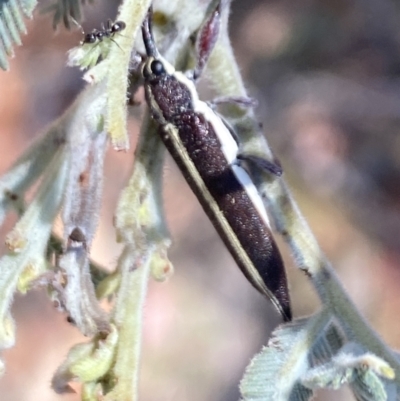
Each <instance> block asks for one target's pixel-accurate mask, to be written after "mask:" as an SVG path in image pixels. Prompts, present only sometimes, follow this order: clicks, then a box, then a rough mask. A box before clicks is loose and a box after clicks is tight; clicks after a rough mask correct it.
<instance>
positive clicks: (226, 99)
mask: <svg viewBox="0 0 400 401" xmlns="http://www.w3.org/2000/svg"><path fill="white" fill-rule="evenodd" d="M210 104H211V105H213V106H219V105H221V104H237V105H239V106H242V107H246V108H254V107H257V106H258V100H257V99H255V98H252V97H247V96H221V97H217V98H215V99H213V100H212V101H211V102H210Z"/></svg>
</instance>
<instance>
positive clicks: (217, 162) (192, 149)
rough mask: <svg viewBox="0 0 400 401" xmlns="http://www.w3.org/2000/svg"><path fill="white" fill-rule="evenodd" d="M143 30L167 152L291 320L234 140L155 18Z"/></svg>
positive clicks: (274, 254) (247, 268) (266, 228)
mask: <svg viewBox="0 0 400 401" xmlns="http://www.w3.org/2000/svg"><path fill="white" fill-rule="evenodd" d="M142 31H143V39H144V43H145V46H146V52H147V59H146V60H145V62H144V64H143V69H142V72H143V77H144V81H145V92H146V100H147V102H148V105H149V107H150V110H151V113H152V115H153V118H154V119H155V120H156V121H157V122H158V124H159V125H160V135H161V138H162V140H163V142H164V144H165V146H166V147H167V149H168V151H169V152H170V153H171V155H172V157H173V159H174V160H175V162H176V163H177V165H178V167H179V168H180V170H181V171H182V173H183V175H184V177H185V179H186V181H187V182H188V184H189V185H190V187H191V189H192V190H193V192H194V193H195V195H196V196H197V198H198V199H199V201H200V203H201V205H202V207H203V209H204V210H205V212H206V214H207V215H208V217H209V218H210V220H211V221H212V223H213V225H214V227H215V228H216V229H217V231H218V233H219V235H220V236H221V238H222V239H223V241H224V243H225V245H226V246H227V248H228V249H229V251H230V252H231V254H232V256H233V257H234V259H235V261H236V262H237V264H238V265H239V267H240V268H241V270H242V271H243V273H244V274H245V276H246V277H247V279H248V280H249V281H250V282H251V283H252V284H253V286H254V287H255V288H256V289H257V290H258V291H260V292H261V293H262V294H264V295H266V296H267V297H268V298H269V299H270V300H271V301H272V302H273V304H274V305H275V306H276V308H277V309H278V311H279V312H280V314H281V315H282V317H283V319H284V320H286V321H288V320H290V319H291V310H290V302H289V294H288V288H287V280H286V274H285V269H284V266H283V262H282V258H281V255H280V253H279V250H278V248H277V246H276V244H275V242H274V240H273V237H272V234H271V230H270V224H269V220H268V216H267V213H266V211H265V208H264V205H263V202H262V199H261V197H260V195H259V193H258V191H257V189H256V187H255V186H254V184H253V182H252V180H251V178H250V176H249V174H248V173H247V171H246V170H245V169H244V168H243V167H242V166H241V164H240V163H239V161H238V152H239V146H238V144H237V142H236V140H235V138H234V137H233V136H232V134H231V132H230V130H229V129H228V128H227V127H226V125H225V124H224V122H223V121H222V119H221V118H220V117H219V116H218V115H217V114H216V113H215V112H214V111H213V110H212V109H211V108H210V107H209V106H208V105H207V103H205V102H203V101H201V100H200V99H199V97H198V94H197V91H196V87H195V84H194V82H193V81H192V80H191V79H189V78H188V77H187V76H186V75H185V74H183V73H182V72H179V71H175V69H174V68H173V66H172V65H171V64H169V63H168V62H167V61H166V60H164V59H163V57H162V56H160V55H159V53H158V51H157V49H156V47H155V43H154V40H153V37H152V34H151V27H150V16H148V17H147V19H146V20H145V21H144V23H143V29H142ZM203 62H204V61H203Z"/></svg>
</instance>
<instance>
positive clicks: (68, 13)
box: [41, 0, 94, 29]
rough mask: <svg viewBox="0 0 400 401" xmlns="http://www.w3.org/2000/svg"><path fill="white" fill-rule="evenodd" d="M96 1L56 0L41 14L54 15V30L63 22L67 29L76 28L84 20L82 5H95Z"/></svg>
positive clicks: (43, 9)
mask: <svg viewBox="0 0 400 401" xmlns="http://www.w3.org/2000/svg"><path fill="white" fill-rule="evenodd" d="M93 1H94V0H87V1H86V0H55V1H54V2H53V3H52V4H50V5H48V6H46V7H43V8H42V9H41V13H51V14H53V28H54V29H56V28H57V26H58V25H59V24H60V22H61V21H62V22H63V24H64V26H65V27H66V28H67V29H71V28H76V27H78V26H79V23H80V22H82V20H83V13H82V5H83V4H86V3H93Z"/></svg>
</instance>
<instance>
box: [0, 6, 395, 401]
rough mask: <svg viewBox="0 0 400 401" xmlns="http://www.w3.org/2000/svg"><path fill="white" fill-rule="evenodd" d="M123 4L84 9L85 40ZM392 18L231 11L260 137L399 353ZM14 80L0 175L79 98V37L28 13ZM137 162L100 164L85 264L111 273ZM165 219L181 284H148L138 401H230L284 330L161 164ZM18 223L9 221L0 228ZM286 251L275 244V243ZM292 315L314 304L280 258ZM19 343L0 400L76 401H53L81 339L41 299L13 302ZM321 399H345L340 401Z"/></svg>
mask: <svg viewBox="0 0 400 401" xmlns="http://www.w3.org/2000/svg"><path fill="white" fill-rule="evenodd" d="M117 3H118V2H117V1H108V2H105V1H100V0H97V1H96V2H95V5H93V6H91V7H86V22H85V23H84V28H85V30H86V31H89V30H91V29H92V28H94V27H99V25H100V23H101V22H102V21H105V20H107V18H114V16H115V12H116V6H117ZM399 21H400V9H399V6H397V5H396V4H395V2H393V1H390V0H380V1H379V2H377V1H375V0H363V1H361V0H347V1H344V0H297V1H296V2H294V1H289V0H279V1H268V0H261V1H256V0H246V1H238V0H236V1H234V2H233V6H232V14H231V37H232V41H233V46H234V48H235V52H236V55H237V58H238V61H239V64H240V66H241V68H242V72H243V75H244V76H245V79H246V81H247V85H248V88H249V92H250V93H251V94H252V96H254V97H256V98H257V99H258V100H259V102H260V106H259V108H258V115H259V118H260V121H262V122H263V124H264V127H265V133H266V135H267V138H268V140H269V142H270V144H271V146H272V148H273V150H274V152H275V153H276V155H277V156H278V157H279V158H280V159H281V162H282V164H283V167H284V170H285V175H284V177H285V179H287V181H288V182H289V184H290V186H291V188H292V189H293V192H294V195H295V197H296V199H297V201H298V202H299V204H300V206H301V209H302V211H303V212H304V214H305V216H306V218H307V219H308V221H309V223H310V225H311V227H312V229H313V231H314V233H315V234H316V236H317V238H318V240H319V242H320V244H321V247H322V248H323V250H324V252H326V254H327V255H328V256H329V258H330V259H331V260H332V262H333V264H334V266H335V268H336V269H337V272H338V274H339V276H340V278H341V280H342V282H343V284H344V286H345V287H346V289H347V290H348V292H349V293H350V294H351V297H352V299H353V300H354V302H355V303H356V304H357V306H358V307H359V309H360V310H361V311H362V313H363V314H364V315H365V316H366V317H367V318H368V319H369V320H370V322H371V324H372V325H373V326H374V327H375V328H376V329H377V330H378V331H379V333H380V334H381V335H382V337H383V338H384V339H385V340H386V341H387V342H388V343H389V344H390V345H391V346H393V347H395V348H399V347H400V340H398V338H399V334H400V323H398V320H397V318H396V317H394V316H397V314H398V311H399V310H400V299H399V297H398V296H397V294H399V293H400V288H399V286H400V263H399V255H400V185H399V183H400V136H399V133H400V119H399V117H400V91H399V88H400V86H399V84H400V82H399V74H400V68H399V66H400V63H399V61H400V57H399V56H400V53H399V41H400V24H399ZM28 30H29V35H28V36H26V37H24V39H23V41H24V45H23V47H21V48H19V49H17V51H16V58H15V59H14V60H12V62H11V71H10V72H8V73H4V72H0V137H1V148H0V149H1V158H0V169H1V171H2V172H4V171H5V170H6V169H7V168H8V167H9V166H10V165H11V164H12V162H13V160H15V158H16V157H17V156H18V155H19V154H21V153H22V152H23V151H24V149H26V148H27V147H28V146H29V144H30V143H32V141H33V140H34V138H35V136H37V135H39V134H40V132H41V130H43V129H44V127H45V126H46V124H48V123H49V122H51V121H52V120H53V119H54V118H56V117H57V116H59V115H60V114H61V113H62V112H63V110H64V109H65V108H66V107H67V106H68V105H69V104H70V103H71V101H72V100H73V98H74V97H75V96H76V94H77V93H78V92H79V91H80V90H81V89H82V88H83V81H82V80H81V78H80V76H81V74H80V72H79V71H78V70H77V69H72V68H66V67H65V61H66V55H65V53H66V51H67V50H68V49H69V48H71V47H73V46H76V45H77V44H78V43H79V41H80V40H81V36H82V35H81V33H80V32H79V31H77V32H74V33H72V34H71V33H68V32H66V31H65V30H64V29H62V28H61V29H59V32H58V33H57V34H53V32H52V29H51V20H50V18H49V17H46V16H40V15H38V14H37V13H36V18H35V19H34V21H31V22H28ZM129 124H130V132H131V135H132V150H130V151H129V152H128V153H116V152H114V151H112V150H110V151H109V152H108V156H107V163H106V178H105V179H106V184H105V185H106V188H105V195H104V201H103V215H102V221H101V224H100V226H99V230H98V237H97V240H96V242H95V244H94V248H93V250H92V255H93V258H94V259H95V260H97V261H98V262H100V263H102V264H103V265H104V266H107V267H109V268H112V267H113V266H115V262H116V259H117V256H118V252H119V247H118V246H117V245H116V244H115V233H114V230H113V226H112V216H113V210H114V208H115V205H116V202H117V199H118V194H119V191H120V190H121V189H122V188H123V186H124V184H125V183H126V181H127V179H128V176H129V169H130V165H131V162H132V155H133V149H134V143H135V142H136V137H137V133H138V129H139V121H138V120H137V119H135V118H134V117H132V118H131V120H130V123H129ZM165 207H166V211H167V218H168V222H169V226H170V230H171V235H172V237H173V239H174V245H173V248H172V250H171V253H170V256H171V259H172V260H173V262H174V265H175V269H176V272H175V275H174V276H173V277H172V278H171V279H170V280H169V281H168V282H167V283H163V284H158V283H152V284H151V287H150V291H149V296H148V301H147V306H146V321H145V326H144V336H143V338H144V351H143V369H142V377H141V389H140V391H141V398H140V399H141V400H143V401H153V400H154V401H159V400H162V401H169V400H174V401H187V400H190V401H208V400H213V401H236V400H237V399H238V398H239V392H238V382H239V380H240V378H241V376H242V374H243V370H244V368H245V366H246V365H247V364H248V362H249V360H250V358H251V357H252V356H253V355H254V354H255V353H256V352H257V351H258V350H259V349H260V347H261V345H262V344H266V343H267V341H268V336H269V334H270V332H271V330H273V328H274V327H275V326H276V325H277V324H278V323H279V320H278V317H277V316H276V315H275V312H274V311H273V310H272V308H271V306H270V305H269V303H268V302H266V301H265V300H264V299H263V298H262V297H261V296H260V295H258V294H257V293H256V292H255V290H253V288H252V287H251V286H250V285H249V284H248V283H247V282H246V281H245V279H244V277H243V276H242V274H241V273H240V271H239V270H238V268H237V267H236V266H235V263H234V262H233V261H232V259H231V257H230V256H229V254H228V253H227V251H226V250H225V249H224V247H223V246H222V244H221V241H220V240H219V238H218V237H217V235H216V233H215V231H214V229H213V228H212V226H211V225H210V223H209V222H208V221H207V219H206V217H205V215H204V213H203V212H202V211H201V209H200V207H199V205H198V203H197V201H196V200H195V198H194V197H193V195H192V194H191V193H190V191H189V190H188V188H187V186H186V184H185V183H184V182H183V179H182V178H181V176H180V173H179V172H178V170H177V168H176V167H175V166H174V165H173V163H172V162H171V160H170V159H169V158H168V163H167V166H166V168H165ZM13 222H15V218H14V217H10V218H9V219H8V220H7V221H6V224H5V226H4V227H3V229H2V234H3V236H4V234H5V233H6V232H7V230H9V229H10V228H11V226H12V224H13ZM278 240H279V239H278ZM279 243H280V245H281V248H282V251H283V253H284V255H285V259H286V261H287V268H288V274H289V278H290V284H291V289H292V298H293V309H294V312H295V315H296V316H303V315H306V314H310V313H312V312H313V311H315V310H316V309H317V308H318V302H317V299H316V297H315V294H314V292H313V289H312V288H311V287H310V286H309V284H308V282H307V280H306V279H305V278H304V277H303V276H302V275H301V274H300V273H299V272H298V271H296V269H295V267H294V266H293V262H292V260H291V258H290V255H289V254H288V252H287V249H286V247H285V245H284V244H283V243H282V242H281V241H280V242H279ZM13 313H14V317H15V318H16V321H17V344H16V346H15V347H14V348H13V349H11V350H7V351H6V352H4V357H5V359H6V363H7V372H6V374H5V375H4V376H3V377H2V378H1V380H0V400H1V401H37V400H41V401H56V400H61V399H63V400H65V401H75V400H78V399H79V397H78V396H77V395H76V394H71V395H66V396H62V398H61V396H59V395H56V394H54V393H53V392H52V391H51V390H50V388H49V385H50V380H51V376H52V372H53V371H54V370H55V369H56V368H57V366H58V365H59V364H60V363H61V361H62V360H63V358H64V356H65V355H66V353H67V350H68V348H69V347H70V346H71V345H72V344H74V343H76V342H79V341H85V339H84V338H82V337H81V336H80V335H79V333H78V332H77V330H76V329H74V328H73V327H72V326H70V325H68V324H67V322H66V321H65V316H63V315H61V314H58V313H57V312H56V311H55V310H53V308H52V306H51V304H50V302H49V301H48V299H47V298H46V295H45V294H44V293H41V292H39V291H36V292H33V293H31V294H29V295H27V296H25V297H20V296H17V297H16V300H15V303H14V308H13ZM318 399H319V400H335V399H336V400H337V399H341V400H352V397H351V395H350V394H349V392H348V391H347V390H343V391H341V392H340V393H337V392H321V393H319V397H318Z"/></svg>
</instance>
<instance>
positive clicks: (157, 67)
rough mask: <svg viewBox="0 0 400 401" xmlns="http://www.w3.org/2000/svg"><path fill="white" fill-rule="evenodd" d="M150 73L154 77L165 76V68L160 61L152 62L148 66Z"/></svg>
mask: <svg viewBox="0 0 400 401" xmlns="http://www.w3.org/2000/svg"><path fill="white" fill-rule="evenodd" d="M150 69H151V72H152V73H153V74H154V75H162V74H165V68H164V65H163V63H162V62H161V61H159V60H154V61H153V62H152V63H151V65H150Z"/></svg>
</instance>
